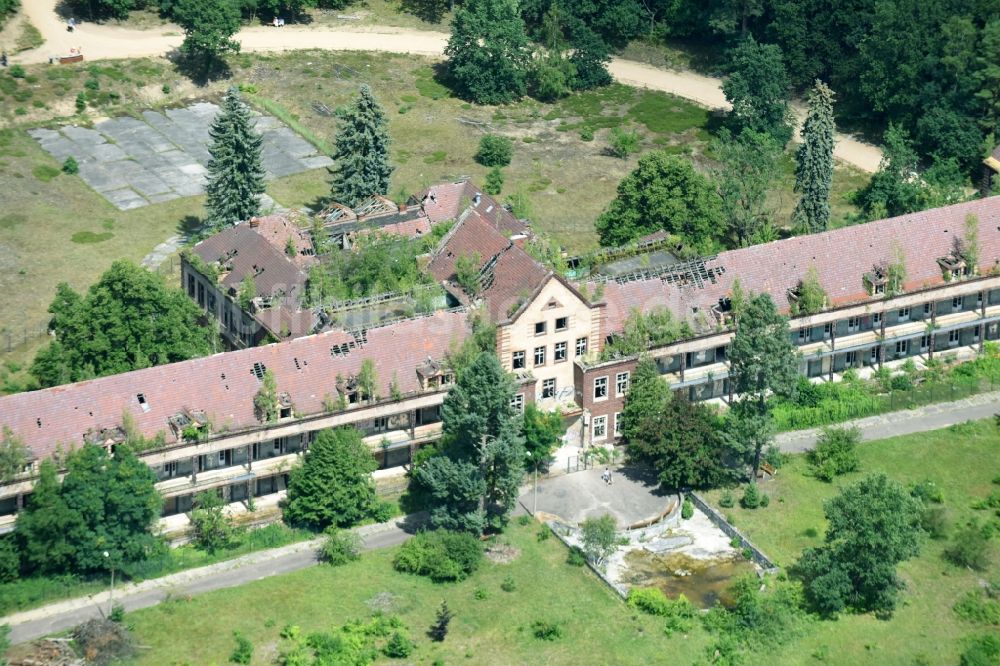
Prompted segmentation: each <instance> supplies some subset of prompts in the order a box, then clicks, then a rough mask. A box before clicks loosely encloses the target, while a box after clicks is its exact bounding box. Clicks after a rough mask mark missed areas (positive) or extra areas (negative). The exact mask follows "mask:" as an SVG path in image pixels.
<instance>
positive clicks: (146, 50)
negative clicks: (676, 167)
mask: <svg viewBox="0 0 1000 666" xmlns="http://www.w3.org/2000/svg"><path fill="white" fill-rule="evenodd" d="M55 5H56V0H24V1H23V2H22V9H21V11H22V12H24V14H25V15H26V16H27V17H28V18H29V19H30V20H31V22H32V23H33V24H34V25H35V27H37V28H38V30H39V31H40V32H41V33H42V36H43V37H44V38H45V43H44V44H43V45H42V46H41V47H39V48H37V49H33V50H31V51H25V52H23V53H20V54H18V55H16V56H14V57H12V58H11V61H12V62H19V63H40V62H48V61H49V58H50V57H52V56H56V55H66V54H68V53H69V50H70V49H71V48H79V49H82V52H83V54H84V57H85V58H86V59H88V60H100V59H118V58H140V57H147V56H165V55H167V54H168V53H170V52H171V51H173V50H174V49H176V48H177V47H178V46H180V44H181V42H182V41H183V37H182V33H181V30H180V29H179V28H178V27H177V26H173V25H167V26H162V27H159V28H155V29H150V30H137V29H134V28H126V27H121V26H111V25H98V24H94V23H84V24H83V25H81V26H79V27H77V29H76V31H75V32H72V33H69V32H67V31H66V22H65V21H64V20H63V19H62V18H61V17H60V16H59V15H58V14H56V12H55ZM236 38H237V39H238V40H239V42H240V45H241V49H242V50H243V51H286V50H292V49H326V50H336V51H382V52H391V53H411V54H416V55H426V56H435V57H441V56H442V55H443V54H444V47H445V45H446V44H447V43H448V35H447V34H445V33H441V32H432V31H425V30H408V29H403V28H391V27H386V26H367V27H359V26H345V27H344V28H331V27H325V26H324V27H308V26H293V25H289V26H286V27H284V28H272V27H269V26H255V27H249V28H244V29H243V30H241V31H240V33H239V34H238V35H237V36H236ZM608 69H609V71H610V72H611V74H612V76H614V78H615V79H616V80H618V81H620V82H621V83H626V84H628V85H632V86H636V87H640V88H649V89H651V90H660V91H663V92H667V93H671V94H673V95H677V96H679V97H683V98H685V99H689V100H691V101H693V102H696V103H698V104H700V105H702V106H705V107H708V108H710V109H726V108H728V107H729V103H728V102H726V98H725V96H724V95H723V94H722V88H721V81H720V80H719V79H716V78H712V77H709V76H702V75H700V74H695V73H694V72H689V71H674V70H666V69H660V68H658V67H653V66H651V65H645V64H642V63H638V62H634V61H631V60H623V59H621V58H613V59H612V61H611V64H610V66H609V67H608ZM793 111H794V113H795V115H796V117H797V119H798V123H799V125H801V123H802V120H803V119H804V118H805V109H804V108H802V107H801V106H799V105H793ZM833 154H834V156H835V157H836V158H837V159H839V160H841V161H843V162H847V163H848V164H851V165H853V166H855V167H857V168H858V169H861V170H862V171H865V172H867V173H874V172H875V170H876V169H878V165H879V162H880V161H881V158H882V152H881V150H879V149H878V148H877V147H875V146H872V145H870V144H867V143H864V142H862V141H859V140H857V139H855V138H852V137H850V136H848V135H846V134H840V133H838V134H837V137H836V145H835V147H834V150H833Z"/></svg>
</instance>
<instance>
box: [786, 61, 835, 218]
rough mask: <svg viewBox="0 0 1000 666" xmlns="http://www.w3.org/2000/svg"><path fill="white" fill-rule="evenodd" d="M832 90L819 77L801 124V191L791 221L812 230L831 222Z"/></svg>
mask: <svg viewBox="0 0 1000 666" xmlns="http://www.w3.org/2000/svg"><path fill="white" fill-rule="evenodd" d="M835 131H836V128H835V127H834V124H833V91H832V90H830V88H828V87H827V85H826V84H825V83H823V82H822V81H819V80H817V81H816V85H815V86H814V87H813V89H812V90H811V91H810V92H809V113H808V115H807V116H806V122H805V124H804V125H803V126H802V144H801V145H800V146H799V149H798V151H797V152H796V154H795V161H796V166H795V191H796V192H799V193H801V194H802V198H801V199H799V203H798V205H797V206H796V207H795V212H794V213H792V221H793V222H795V224H797V225H799V226H801V227H803V228H805V229H808V230H809V231H810V232H813V233H815V232H817V231H825V230H826V228H827V225H828V224H829V223H830V183H831V181H832V180H833V142H834V138H833V135H834V132H835Z"/></svg>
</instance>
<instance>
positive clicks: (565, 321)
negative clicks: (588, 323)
mask: <svg viewBox="0 0 1000 666" xmlns="http://www.w3.org/2000/svg"><path fill="white" fill-rule="evenodd" d="M560 321H561V322H563V325H562V326H560V325H559V322H560ZM552 327H553V328H554V329H555V330H556V331H565V330H566V329H568V328H569V317H556V320H555V321H554V322H553V324H552Z"/></svg>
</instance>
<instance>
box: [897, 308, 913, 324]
mask: <svg viewBox="0 0 1000 666" xmlns="http://www.w3.org/2000/svg"><path fill="white" fill-rule="evenodd" d="M896 321H898V322H904V321H910V308H899V310H897V311H896Z"/></svg>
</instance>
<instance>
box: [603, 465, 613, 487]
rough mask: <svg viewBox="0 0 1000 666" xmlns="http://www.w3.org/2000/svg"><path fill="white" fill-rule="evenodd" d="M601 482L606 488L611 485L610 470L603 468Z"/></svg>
mask: <svg viewBox="0 0 1000 666" xmlns="http://www.w3.org/2000/svg"><path fill="white" fill-rule="evenodd" d="M601 481H603V482H604V485H606V486H609V485H611V470H610V469H608V468H607V467H605V468H604V473H603V474H601Z"/></svg>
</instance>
